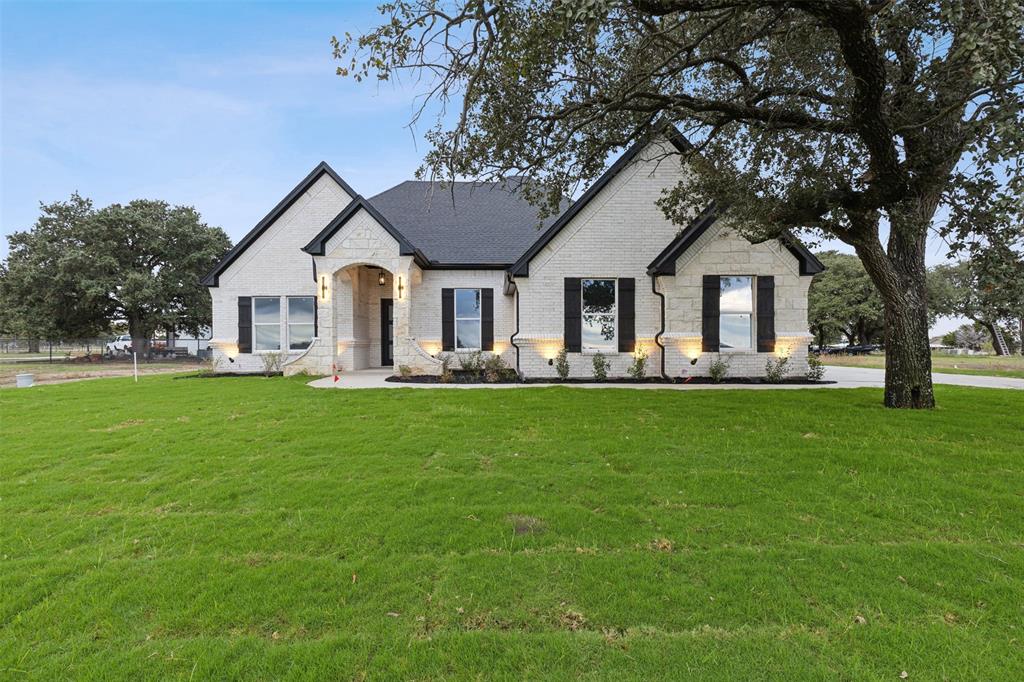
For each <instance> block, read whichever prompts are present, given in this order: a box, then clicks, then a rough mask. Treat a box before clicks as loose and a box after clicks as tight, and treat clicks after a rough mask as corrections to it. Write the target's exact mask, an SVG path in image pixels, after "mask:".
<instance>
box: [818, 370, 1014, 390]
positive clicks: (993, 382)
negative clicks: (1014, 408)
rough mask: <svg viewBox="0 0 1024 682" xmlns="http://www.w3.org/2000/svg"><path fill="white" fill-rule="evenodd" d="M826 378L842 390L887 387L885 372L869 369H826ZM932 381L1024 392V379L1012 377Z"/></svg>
mask: <svg viewBox="0 0 1024 682" xmlns="http://www.w3.org/2000/svg"><path fill="white" fill-rule="evenodd" d="M825 378H826V379H828V380H829V381H836V382H838V384H835V385H836V386H839V387H841V388H855V387H857V386H885V370H884V369H872V368H869V367H826V368H825ZM932 381H933V382H934V383H936V384H951V385H953V386H978V387H980V388H1015V389H1017V390H1024V379H1014V378H1012V377H986V376H976V375H974V374H939V373H935V372H933V373H932Z"/></svg>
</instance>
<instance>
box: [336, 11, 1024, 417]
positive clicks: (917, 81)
mask: <svg viewBox="0 0 1024 682" xmlns="http://www.w3.org/2000/svg"><path fill="white" fill-rule="evenodd" d="M381 12H382V13H383V15H384V19H385V20H384V21H383V22H382V23H381V25H380V26H379V27H378V28H376V29H375V30H372V31H370V32H368V33H366V34H365V35H361V36H348V35H346V36H345V37H344V38H341V39H335V41H334V47H335V55H336V56H337V57H338V58H339V59H342V60H343V62H342V63H343V66H342V67H341V68H339V72H340V73H341V74H343V75H346V74H349V75H354V76H355V77H357V78H360V79H362V78H366V77H371V76H375V77H377V78H380V79H385V80H389V79H393V78H397V77H399V76H400V75H402V74H403V73H406V74H407V75H408V77H409V79H410V80H411V81H413V82H416V83H419V84H420V87H421V88H422V94H423V99H422V104H424V108H421V109H419V110H417V111H418V112H422V111H425V110H427V109H426V107H427V106H428V105H429V104H430V103H431V102H435V103H440V104H442V105H443V109H444V111H442V113H441V114H440V115H439V117H438V121H437V124H436V125H434V126H433V127H432V128H431V130H430V131H429V133H428V139H429V141H430V143H431V149H430V150H429V152H428V153H427V157H426V164H425V168H424V169H423V172H425V173H430V174H433V175H435V176H437V177H442V178H453V177H456V176H469V177H478V178H495V177H505V176H509V175H513V174H514V175H520V176H527V178H528V179H530V180H534V181H539V183H542V184H539V183H532V184H531V183H526V184H524V185H522V186H523V187H525V188H527V189H526V191H527V192H528V193H530V194H532V195H533V198H535V199H544V200H546V205H547V207H548V210H549V211H553V210H554V207H555V206H556V205H557V202H558V199H559V198H560V197H561V196H563V195H569V194H572V192H573V191H574V190H575V188H576V187H578V186H579V184H580V183H585V182H589V181H591V180H593V179H594V178H595V177H597V175H598V174H599V173H600V172H601V170H602V169H603V167H604V165H605V163H606V161H607V159H608V158H609V155H610V153H611V152H613V151H614V150H616V149H618V148H621V147H622V146H624V145H628V144H630V143H632V142H635V141H638V140H643V139H649V138H650V137H651V136H652V135H654V134H655V133H656V131H657V127H658V126H659V125H660V124H662V122H666V121H667V122H670V123H673V124H677V125H678V126H680V127H681V128H682V129H683V130H684V132H685V133H686V134H687V135H688V136H689V137H690V139H691V140H692V141H693V142H694V145H695V146H694V149H693V151H692V152H691V153H689V154H688V155H687V158H685V159H683V161H684V162H687V163H691V164H693V165H694V166H695V167H697V168H700V169H702V170H703V172H701V173H698V174H694V175H693V176H692V177H691V179H689V180H688V181H685V182H684V183H683V184H681V185H680V186H679V187H677V188H676V190H675V191H673V192H671V193H670V194H668V195H667V196H665V197H664V198H663V201H662V205H663V209H664V210H665V212H666V214H667V215H668V216H669V217H671V218H673V219H674V220H677V221H679V222H683V221H685V220H686V219H687V218H688V217H689V216H691V215H692V214H693V213H694V212H695V211H697V210H700V209H701V208H703V207H704V205H705V204H706V203H707V202H708V201H710V200H716V201H718V202H719V203H720V205H728V207H729V212H730V214H731V216H732V217H733V218H734V220H735V223H736V224H737V225H738V226H740V227H741V229H742V230H744V231H745V232H746V234H747V236H748V237H750V238H752V239H755V240H763V239H767V238H771V237H774V236H777V235H779V234H781V233H782V231H783V230H786V229H798V230H803V231H805V232H812V233H816V234H817V235H824V236H827V237H830V238H836V239H840V240H842V241H843V242H845V243H847V244H849V245H850V246H852V247H853V249H854V250H855V251H856V253H857V255H858V256H859V257H860V259H861V260H862V261H863V263H864V266H865V268H866V269H867V271H868V273H869V274H870V276H871V278H872V280H873V281H874V282H875V285H876V286H877V287H878V290H879V292H880V294H881V296H882V300H883V303H884V314H885V323H886V345H887V353H886V388H885V404H886V405H889V406H892V407H924V408H927V407H931V406H932V405H934V396H933V392H932V386H931V375H930V371H931V358H930V355H929V349H928V323H927V321H928V314H927V294H926V287H925V262H924V254H925V244H926V240H927V237H928V234H929V230H931V229H933V218H934V217H935V215H936V211H937V210H938V209H940V208H941V209H942V210H943V214H944V215H946V214H947V212H948V216H949V222H948V223H947V224H948V225H950V226H955V227H958V228H963V227H964V226H965V225H967V223H966V222H965V220H964V216H965V215H966V213H967V210H966V209H967V207H968V206H970V210H971V211H972V212H974V213H982V214H986V215H989V214H991V213H993V212H998V211H1004V212H1005V211H1011V212H1012V211H1017V212H1020V210H1021V207H1020V201H1019V196H1020V191H1021V188H1022V174H1021V148H1022V145H1024V133H1022V127H1024V126H1022V121H1021V117H1022V102H1021V100H1022V83H1024V69H1022V64H1024V7H1022V4H1021V2H1020V0H984V1H983V2H982V1H979V0H932V1H928V0H757V1H753V0H450V1H446V0H394V1H393V2H389V3H387V4H385V5H382V6H381ZM451 104H453V105H454V108H453V109H451V110H449V109H448V107H449V105H451ZM418 117H419V113H417V114H415V115H414V120H415V118H418ZM540 187H543V188H544V190H543V192H542V191H541V190H540V189H538V188H540ZM984 224H985V221H981V223H979V225H980V226H983V225H984ZM1018 224H1020V223H1018ZM623 229H628V228H627V227H626V226H624V228H623ZM967 229H974V228H972V227H969V226H968V228H967Z"/></svg>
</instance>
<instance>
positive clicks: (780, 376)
mask: <svg viewBox="0 0 1024 682" xmlns="http://www.w3.org/2000/svg"><path fill="white" fill-rule="evenodd" d="M789 370H790V365H789V356H788V355H787V356H786V357H784V358H778V359H777V360H773V359H772V358H768V362H766V363H765V365H764V378H765V380H766V381H767V382H768V383H769V384H781V383H782V382H783V381H785V379H786V376H787V375H788V374H789Z"/></svg>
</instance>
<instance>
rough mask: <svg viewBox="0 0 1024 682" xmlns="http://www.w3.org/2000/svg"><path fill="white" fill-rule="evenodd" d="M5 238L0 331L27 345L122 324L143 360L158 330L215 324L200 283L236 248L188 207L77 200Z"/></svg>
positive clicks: (44, 209) (46, 207) (52, 207)
mask: <svg viewBox="0 0 1024 682" xmlns="http://www.w3.org/2000/svg"><path fill="white" fill-rule="evenodd" d="M40 213H41V215H40V216H39V218H38V219H37V220H36V223H35V225H34V226H33V227H32V228H31V229H29V230H25V231H22V232H15V233H14V234H12V235H10V236H9V237H8V243H9V247H10V252H9V254H8V256H7V258H6V259H5V260H4V261H3V262H2V263H0V333H3V334H5V335H11V336H19V337H24V338H28V339H30V340H38V339H56V338H85V337H94V336H102V335H106V334H109V333H111V328H112V325H113V324H114V323H115V322H123V323H125V324H126V325H127V327H128V333H129V334H131V337H132V347H133V348H134V349H135V350H136V351H137V352H139V353H140V354H141V355H145V354H146V353H147V352H148V350H149V340H150V339H151V338H152V337H153V335H154V334H155V333H157V332H159V331H174V332H186V333H191V334H193V335H198V334H199V332H200V330H201V329H202V328H203V327H207V326H209V325H210V321H211V309H210V296H209V293H208V292H207V291H206V287H204V286H202V285H200V283H199V279H200V278H201V277H202V276H203V275H204V274H206V272H208V271H209V270H210V269H211V268H212V267H213V266H214V264H215V263H216V262H217V261H218V260H219V259H220V258H221V257H222V256H223V255H224V253H225V252H226V251H227V250H228V249H229V248H230V247H231V241H230V240H229V239H228V236H227V234H225V232H224V231H223V230H222V229H220V228H219V227H211V226H209V225H207V224H206V223H204V222H203V221H202V219H201V217H200V215H199V213H198V212H197V211H196V210H195V209H194V208H192V207H191V206H171V205H169V204H168V203H167V202H164V201H151V200H144V199H139V200H135V201H132V202H130V203H128V204H123V205H122V204H112V205H110V206H107V207H105V208H100V209H97V208H96V207H94V206H93V203H92V201H91V200H89V199H86V198H84V197H81V196H79V195H78V194H77V193H76V194H72V195H71V197H70V198H69V199H68V200H67V201H56V202H53V203H51V204H43V205H41V206H40Z"/></svg>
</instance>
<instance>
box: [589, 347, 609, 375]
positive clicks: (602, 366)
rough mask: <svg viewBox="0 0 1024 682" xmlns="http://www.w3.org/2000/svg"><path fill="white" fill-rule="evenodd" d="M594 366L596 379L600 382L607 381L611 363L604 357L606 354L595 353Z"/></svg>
mask: <svg viewBox="0 0 1024 682" xmlns="http://www.w3.org/2000/svg"><path fill="white" fill-rule="evenodd" d="M591 364H593V366H594V378H595V379H597V380H598V381H605V380H607V379H608V368H609V367H611V363H610V362H609V361H608V358H606V357H605V356H604V353H600V352H598V353H595V354H594V359H593V361H592V363H591Z"/></svg>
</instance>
